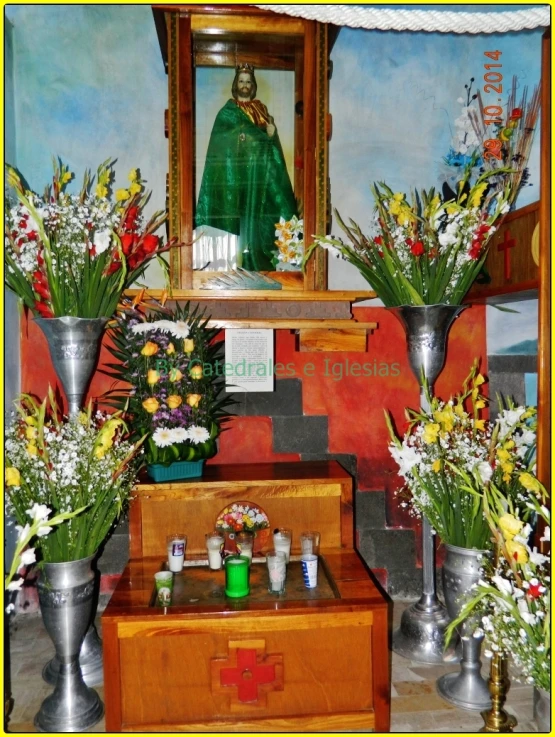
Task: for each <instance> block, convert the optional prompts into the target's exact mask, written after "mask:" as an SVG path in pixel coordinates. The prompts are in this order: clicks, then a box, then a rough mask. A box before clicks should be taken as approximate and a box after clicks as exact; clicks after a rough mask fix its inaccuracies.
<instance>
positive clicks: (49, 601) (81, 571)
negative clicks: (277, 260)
mask: <svg viewBox="0 0 555 737" xmlns="http://www.w3.org/2000/svg"><path fill="white" fill-rule="evenodd" d="M93 559H94V555H91V556H89V557H88V558H83V559H81V560H74V561H69V562H66V563H45V564H44V568H43V570H42V572H41V576H40V578H39V581H38V592H39V602H40V608H41V612H42V619H43V622H44V626H45V628H46V631H47V632H48V634H49V635H50V637H51V639H52V642H53V643H54V647H55V648H56V657H57V659H58V662H59V663H60V669H59V674H58V678H57V680H56V688H55V689H54V693H52V694H51V695H50V696H47V698H46V699H45V700H44V701H43V702H42V704H41V707H40V709H39V712H38V714H37V715H36V717H35V721H34V723H35V727H36V728H37V730H38V731H39V732H83V731H86V730H87V729H90V727H92V726H93V725H95V724H96V723H97V722H98V721H99V720H100V719H101V718H102V715H103V713H104V707H103V705H102V701H101V700H100V697H99V695H98V694H97V693H96V691H94V690H93V689H92V688H89V687H88V686H86V685H85V682H84V681H83V676H82V675H81V669H80V667H79V651H80V648H81V645H82V643H83V639H84V637H85V632H86V631H87V628H88V626H89V624H90V621H91V615H92V607H93V602H94V590H95V584H94V579H95V575H94V572H93V570H92V568H91V564H92V561H93Z"/></svg>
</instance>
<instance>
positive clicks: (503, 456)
mask: <svg viewBox="0 0 555 737" xmlns="http://www.w3.org/2000/svg"><path fill="white" fill-rule="evenodd" d="M497 457H498V458H499V461H500V463H506V462H507V461H508V460H509V458H510V457H511V454H510V453H509V451H508V450H504V449H503V448H499V449H498V451H497Z"/></svg>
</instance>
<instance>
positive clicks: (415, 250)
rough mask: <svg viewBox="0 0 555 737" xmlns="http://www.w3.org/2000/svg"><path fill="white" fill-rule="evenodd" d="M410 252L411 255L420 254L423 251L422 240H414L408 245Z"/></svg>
mask: <svg viewBox="0 0 555 737" xmlns="http://www.w3.org/2000/svg"><path fill="white" fill-rule="evenodd" d="M410 252H411V253H412V255H413V256H422V254H423V253H424V244H423V243H422V241H416V242H415V243H413V244H412V245H411V247H410Z"/></svg>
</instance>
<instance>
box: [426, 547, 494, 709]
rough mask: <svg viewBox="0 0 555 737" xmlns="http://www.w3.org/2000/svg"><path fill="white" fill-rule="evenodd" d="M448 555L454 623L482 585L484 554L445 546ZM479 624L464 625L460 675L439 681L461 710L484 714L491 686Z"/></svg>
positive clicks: (447, 586) (446, 582)
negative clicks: (476, 587)
mask: <svg viewBox="0 0 555 737" xmlns="http://www.w3.org/2000/svg"><path fill="white" fill-rule="evenodd" d="M445 549H446V551H447V555H446V558H445V563H444V564H443V592H444V595H445V603H446V604H447V611H448V612H449V615H450V617H451V619H455V618H456V617H458V616H459V614H460V611H461V608H462V607H463V606H464V604H465V602H466V601H467V599H468V596H469V594H470V592H471V590H472V586H473V585H474V584H475V583H477V582H478V580H479V578H480V571H481V567H482V560H483V558H484V557H485V556H487V552H486V551H484V550H473V549H469V548H460V547H458V546H457V545H449V544H447V543H446V544H445ZM476 624H477V622H475V621H473V620H472V618H471V619H470V620H466V621H465V622H464V623H463V625H462V632H461V634H462V635H463V637H462V659H461V670H460V672H459V673H449V674H448V675H445V676H442V677H441V678H440V679H438V681H437V684H436V687H437V692H438V694H439V695H440V696H441V697H442V698H443V699H445V701H448V702H449V703H450V704H453V705H454V706H458V707H460V708H461V709H470V710H476V711H484V710H486V709H489V708H491V696H490V692H489V686H488V682H487V681H486V680H484V679H483V678H482V676H481V674H480V671H481V667H482V661H481V660H480V650H481V648H482V642H483V640H484V636H483V635H480V637H474V636H473V635H472V632H473V630H474V629H475V627H476Z"/></svg>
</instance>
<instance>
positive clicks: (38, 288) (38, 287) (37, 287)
mask: <svg viewBox="0 0 555 737" xmlns="http://www.w3.org/2000/svg"><path fill="white" fill-rule="evenodd" d="M33 291H35V292H36V293H37V294H40V296H41V297H42V298H43V299H50V291H49V290H48V289H47V288H46V287H45V286H44V285H42V284H33Z"/></svg>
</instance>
